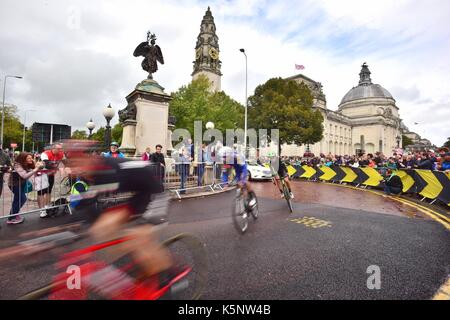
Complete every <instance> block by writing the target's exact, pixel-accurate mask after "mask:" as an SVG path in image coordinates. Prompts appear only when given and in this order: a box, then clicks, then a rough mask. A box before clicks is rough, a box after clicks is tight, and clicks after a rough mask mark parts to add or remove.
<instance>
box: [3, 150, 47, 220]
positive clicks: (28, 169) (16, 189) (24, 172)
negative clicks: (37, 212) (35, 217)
mask: <svg viewBox="0 0 450 320" xmlns="http://www.w3.org/2000/svg"><path fill="white" fill-rule="evenodd" d="M43 167H44V166H43V164H42V163H40V162H39V163H37V164H35V162H34V160H33V156H32V155H31V154H29V153H26V152H22V153H20V154H19V155H18V156H17V158H16V159H15V163H14V171H13V172H12V173H11V174H10V176H9V181H8V186H9V188H10V189H11V191H12V193H13V194H14V199H13V203H12V206H11V211H10V215H15V214H18V213H19V211H20V208H22V207H23V205H24V204H25V202H26V201H27V196H26V193H27V192H29V190H28V179H29V178H31V177H32V176H33V175H35V174H36V173H37V172H38V171H39V170H40V169H42V168H43ZM24 220H25V219H24V218H23V217H21V216H20V215H17V216H13V217H9V218H8V220H7V221H6V223H7V224H19V223H22V222H23V221H24Z"/></svg>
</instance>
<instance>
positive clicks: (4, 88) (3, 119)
mask: <svg viewBox="0 0 450 320" xmlns="http://www.w3.org/2000/svg"><path fill="white" fill-rule="evenodd" d="M8 78H16V79H22V77H20V76H9V75H6V76H5V78H4V81H3V105H2V128H1V133H0V148H2V149H3V131H4V129H3V128H4V126H5V95H6V80H7V79H8Z"/></svg>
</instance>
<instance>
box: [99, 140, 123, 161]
mask: <svg viewBox="0 0 450 320" xmlns="http://www.w3.org/2000/svg"><path fill="white" fill-rule="evenodd" d="M103 156H104V157H105V158H110V157H111V158H125V155H124V154H123V153H122V152H120V151H119V144H118V143H117V142H115V141H113V142H111V145H110V146H109V151H108V152H105V153H104V154H103Z"/></svg>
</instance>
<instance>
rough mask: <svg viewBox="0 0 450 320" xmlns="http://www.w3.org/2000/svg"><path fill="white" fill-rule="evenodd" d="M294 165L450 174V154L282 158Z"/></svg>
mask: <svg viewBox="0 0 450 320" xmlns="http://www.w3.org/2000/svg"><path fill="white" fill-rule="evenodd" d="M282 160H283V161H285V162H288V163H290V164H292V165H309V166H318V165H325V166H331V165H341V166H349V167H354V168H358V167H372V168H389V169H393V170H396V169H426V170H439V171H447V172H450V152H449V149H448V148H440V149H438V150H437V151H434V150H427V151H421V152H419V151H417V152H405V153H401V152H394V153H393V154H392V155H390V156H387V155H385V154H383V153H381V152H376V153H374V154H372V153H363V154H359V155H343V156H342V155H333V154H331V153H330V154H328V155H325V154H320V155H319V156H315V155H314V154H305V156H304V157H282Z"/></svg>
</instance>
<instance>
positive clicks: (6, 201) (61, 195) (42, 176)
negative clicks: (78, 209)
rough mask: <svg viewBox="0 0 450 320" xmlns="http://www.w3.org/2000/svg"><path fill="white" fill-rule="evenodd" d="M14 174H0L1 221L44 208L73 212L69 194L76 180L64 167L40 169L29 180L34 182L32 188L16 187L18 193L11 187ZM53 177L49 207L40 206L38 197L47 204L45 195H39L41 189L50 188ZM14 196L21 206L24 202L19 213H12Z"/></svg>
mask: <svg viewBox="0 0 450 320" xmlns="http://www.w3.org/2000/svg"><path fill="white" fill-rule="evenodd" d="M12 174H13V171H11V172H6V173H2V174H0V178H1V181H0V183H1V184H2V185H1V186H2V191H1V194H0V223H2V222H4V221H5V220H6V219H8V218H11V217H15V216H18V215H21V216H22V215H23V216H26V215H28V214H31V213H36V212H40V211H43V210H49V211H50V212H52V211H57V210H60V209H61V208H64V209H65V210H67V211H68V212H69V213H70V214H72V210H71V207H70V201H69V196H70V190H71V187H72V184H73V183H74V182H75V181H74V180H73V178H72V177H70V176H69V175H68V174H67V173H66V171H65V170H64V168H61V167H60V168H58V169H56V170H53V171H50V170H42V171H38V174H36V175H33V176H32V177H30V178H29V179H28V180H27V181H29V182H30V183H31V184H32V190H31V191H29V192H26V190H24V188H21V187H18V188H16V190H17V192H16V194H14V192H13V189H12V188H10V187H9V184H10V183H9V182H10V176H11V175H12ZM51 177H53V178H51ZM51 179H53V180H54V183H53V187H52V191H51V194H50V196H49V203H47V207H45V208H44V207H42V208H40V207H39V205H38V198H39V197H41V199H42V203H43V204H45V203H44V202H45V201H44V200H43V197H44V196H43V195H39V193H40V192H39V191H40V190H42V189H46V188H50V183H51ZM22 181H23V180H22ZM14 198H16V202H18V204H19V206H20V203H22V202H23V205H22V206H21V207H20V210H19V212H18V213H14V214H12V211H13V209H12V206H13V203H14Z"/></svg>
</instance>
